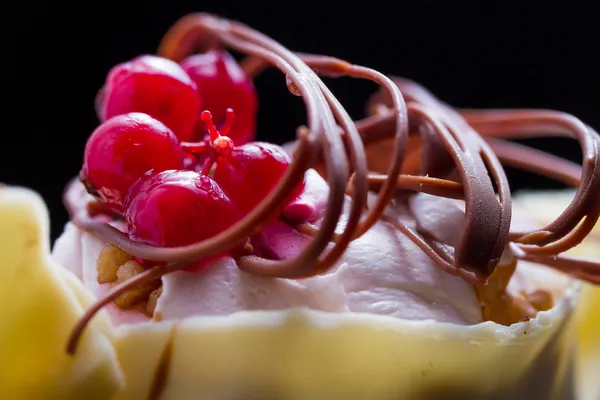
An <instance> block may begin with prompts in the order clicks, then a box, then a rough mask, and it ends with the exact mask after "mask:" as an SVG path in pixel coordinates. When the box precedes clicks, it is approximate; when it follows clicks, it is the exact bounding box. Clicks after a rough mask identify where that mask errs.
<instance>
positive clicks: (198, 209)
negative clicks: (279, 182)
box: [125, 171, 239, 247]
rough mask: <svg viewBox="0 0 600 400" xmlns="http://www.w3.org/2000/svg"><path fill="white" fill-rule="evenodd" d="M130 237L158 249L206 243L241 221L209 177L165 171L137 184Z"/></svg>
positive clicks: (129, 208)
mask: <svg viewBox="0 0 600 400" xmlns="http://www.w3.org/2000/svg"><path fill="white" fill-rule="evenodd" d="M126 209H127V211H126V212H125V221H126V222H127V232H128V234H129V236H130V237H131V238H132V239H134V240H138V241H142V242H145V243H149V244H152V245H155V246H162V247H174V246H184V245H188V244H192V243H196V242H200V241H202V240H205V239H207V238H209V237H211V236H215V235H217V234H218V233H220V232H222V231H224V230H225V229H227V228H229V227H230V226H231V225H233V224H234V223H235V222H236V221H237V220H238V219H239V212H238V209H237V208H236V207H235V206H234V204H233V203H232V202H231V200H230V199H229V197H227V195H226V194H225V193H224V192H223V191H222V190H221V188H220V187H219V185H218V184H217V183H216V182H215V181H214V180H213V179H211V178H210V177H209V176H206V175H203V174H200V173H198V172H194V171H163V172H160V173H158V174H156V175H152V176H146V177H144V178H143V181H142V182H141V184H139V185H138V184H136V185H135V186H134V187H133V188H132V192H131V193H129V195H128V197H127V202H126Z"/></svg>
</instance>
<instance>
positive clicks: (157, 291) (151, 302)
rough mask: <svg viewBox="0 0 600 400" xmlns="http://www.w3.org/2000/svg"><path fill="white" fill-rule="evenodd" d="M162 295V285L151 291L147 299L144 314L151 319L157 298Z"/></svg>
mask: <svg viewBox="0 0 600 400" xmlns="http://www.w3.org/2000/svg"><path fill="white" fill-rule="evenodd" d="M161 294H162V285H161V286H160V287H159V288H158V289H155V290H154V291H152V293H150V297H148V303H146V314H147V315H148V316H149V317H150V318H152V317H153V316H154V310H155V309H156V303H157V302H158V298H159V297H160V295H161Z"/></svg>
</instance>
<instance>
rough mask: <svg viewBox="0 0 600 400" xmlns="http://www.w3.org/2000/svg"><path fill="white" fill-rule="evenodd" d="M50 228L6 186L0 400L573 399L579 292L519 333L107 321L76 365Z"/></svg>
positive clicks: (302, 312) (264, 322)
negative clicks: (69, 346)
mask: <svg viewBox="0 0 600 400" xmlns="http://www.w3.org/2000/svg"><path fill="white" fill-rule="evenodd" d="M47 227H48V220H47V215H46V213H45V210H44V208H43V203H42V202H41V200H40V199H39V197H38V196H36V195H34V194H33V193H31V192H29V191H26V190H23V189H12V188H4V189H0V299H1V300H3V302H2V304H3V307H2V311H0V354H2V358H1V359H0V363H1V365H2V368H1V369H0V397H3V396H4V397H6V398H19V399H38V398H44V399H54V398H60V399H71V398H74V399H80V398H85V399H88V398H97V399H152V398H155V399H162V400H166V399H176V400H185V399H214V400H220V399H224V400H226V399H227V400H229V399H244V400H247V399H291V400H294V399H302V400H304V399H338V398H340V399H341V398H343V399H365V398H368V399H428V398H432V399H433V398H440V397H443V398H460V399H470V398H477V399H481V398H489V399H500V398H515V399H519V398H528V399H529V398H536V399H537V398H543V399H571V398H574V396H573V372H574V369H573V366H574V363H573V357H574V352H573V346H574V343H575V341H574V339H575V337H576V331H575V329H576V325H575V320H574V315H575V313H574V312H573V311H574V309H575V304H576V303H577V299H578V295H579V287H580V285H579V283H574V284H573V285H572V286H571V287H569V288H568V289H567V290H566V291H565V293H564V296H563V297H562V299H560V300H559V301H558V302H557V303H556V305H555V306H554V307H553V308H552V309H551V310H549V311H544V312H540V313H539V314H538V316H537V317H536V318H534V319H531V320H529V321H527V322H520V323H517V324H514V325H512V326H510V327H504V326H501V325H498V324H495V323H493V322H485V323H480V324H476V325H471V326H465V325H457V324H452V323H442V322H435V321H432V320H424V321H410V320H404V319H399V318H393V317H389V316H377V315H369V314H358V313H356V314H353V313H344V314H336V313H325V312H319V311H311V310H306V309H294V310H289V311H251V312H239V313H235V314H232V315H229V316H219V317H217V316H211V317H196V318H187V319H183V320H180V321H164V322H158V323H153V322H147V323H142V324H137V325H121V326H120V327H118V328H112V327H110V326H109V325H107V323H106V319H105V313H101V315H99V316H98V317H96V319H95V320H94V323H93V324H92V325H91V326H90V327H88V329H87V330H86V334H85V335H84V337H83V341H82V342H81V343H80V346H79V350H78V353H77V355H76V356H75V358H72V359H71V358H69V356H67V355H66V354H65V353H64V348H65V344H66V340H67V335H68V333H69V331H70V329H71V328H72V326H73V324H74V322H75V320H76V318H77V316H79V315H81V313H82V311H83V307H85V306H87V304H89V301H90V296H89V295H88V294H87V293H86V292H85V291H84V290H83V289H82V285H81V284H79V282H78V281H77V279H76V278H75V276H74V275H73V274H71V273H70V272H68V271H67V270H61V269H60V268H59V267H58V266H56V265H55V264H54V263H53V262H52V261H51V260H50V258H49V250H48V245H47V242H46V236H47ZM111 341H112V344H111ZM115 352H116V357H117V360H118V364H116V363H115ZM120 373H122V375H123V377H124V379H123V380H121V374H120ZM121 385H122V386H121Z"/></svg>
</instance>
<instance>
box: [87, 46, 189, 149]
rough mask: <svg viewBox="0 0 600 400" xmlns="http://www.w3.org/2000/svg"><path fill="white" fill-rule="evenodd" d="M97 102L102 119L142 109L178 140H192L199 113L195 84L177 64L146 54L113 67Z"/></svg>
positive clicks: (141, 110)
mask: <svg viewBox="0 0 600 400" xmlns="http://www.w3.org/2000/svg"><path fill="white" fill-rule="evenodd" d="M98 101H99V102H100V105H99V106H98V107H97V108H98V109H99V113H100V119H101V120H102V121H104V120H106V119H108V118H111V117H114V116H116V115H120V114H125V113H129V112H143V113H146V114H148V115H150V116H152V117H154V118H156V119H158V120H159V121H161V122H162V123H164V124H165V125H166V126H168V127H169V128H170V129H171V130H172V131H173V132H174V133H175V135H176V136H177V137H178V138H179V140H180V141H187V140H191V139H192V137H193V136H194V132H195V129H196V120H197V118H198V113H199V112H200V95H199V94H198V90H197V88H196V84H195V83H194V82H193V81H192V80H191V79H190V77H189V76H188V75H187V74H186V73H185V71H184V70H183V69H182V68H181V66H180V65H179V64H177V63H175V62H174V61H171V60H168V59H166V58H162V57H157V56H150V55H145V56H140V57H137V58H134V59H133V60H131V61H128V62H125V63H122V64H118V65H116V66H115V67H113V68H112V69H111V70H110V72H109V74H108V77H107V79H106V83H105V85H104V89H103V90H102V92H101V96H99V97H98Z"/></svg>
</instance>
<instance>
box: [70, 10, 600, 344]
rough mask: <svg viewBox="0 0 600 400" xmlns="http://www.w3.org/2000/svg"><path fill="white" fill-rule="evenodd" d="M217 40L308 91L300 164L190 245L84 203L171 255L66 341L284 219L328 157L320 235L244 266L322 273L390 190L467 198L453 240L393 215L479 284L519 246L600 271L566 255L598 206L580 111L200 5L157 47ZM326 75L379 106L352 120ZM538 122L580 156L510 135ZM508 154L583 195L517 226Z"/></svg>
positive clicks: (161, 254) (118, 242)
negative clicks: (475, 97) (324, 47)
mask: <svg viewBox="0 0 600 400" xmlns="http://www.w3.org/2000/svg"><path fill="white" fill-rule="evenodd" d="M215 47H229V48H231V49H233V50H236V51H238V52H241V53H244V54H246V55H247V56H248V57H247V58H246V59H244V60H243V61H242V67H243V69H244V71H245V72H246V73H247V74H248V75H249V76H250V77H254V76H256V75H257V74H259V73H260V72H261V71H262V70H264V69H265V68H267V67H269V66H275V67H276V68H278V69H279V70H280V71H281V72H282V73H283V74H285V76H286V81H287V83H288V89H289V90H290V92H292V93H293V94H295V95H298V96H301V97H302V99H303V101H304V103H305V106H306V113H307V126H306V127H301V128H299V129H298V133H297V139H298V140H297V144H296V146H295V149H294V154H293V160H294V162H293V164H292V166H291V168H289V169H288V171H287V172H286V174H285V175H284V177H283V178H282V180H281V181H280V183H279V184H278V185H277V187H276V188H275V189H274V190H273V191H272V192H271V194H270V195H269V196H268V197H267V198H266V199H265V200H264V201H263V202H262V203H261V204H260V205H259V206H258V207H257V208H256V209H254V210H253V211H252V212H251V213H250V214H248V215H247V216H245V217H244V218H243V219H242V220H241V221H239V222H238V223H237V224H236V225H235V226H233V227H231V228H230V229H228V230H226V231H224V232H222V233H220V234H219V235H217V236H215V237H212V238H210V239H207V240H205V241H203V242H200V243H195V244H192V245H188V246H182V247H176V248H160V247H155V246H151V245H148V244H144V243H138V242H135V241H133V240H131V239H129V238H128V237H127V235H125V234H123V233H122V232H120V231H119V230H117V229H115V228H113V227H111V226H110V225H108V224H106V223H103V222H99V221H95V220H92V219H90V218H89V216H88V215H86V213H85V212H79V213H73V215H72V221H73V223H74V224H75V225H77V226H78V227H79V228H81V229H84V230H86V231H89V232H92V233H94V234H95V235H97V236H98V237H100V238H102V239H103V240H105V241H107V242H110V243H112V244H113V245H115V246H116V247H119V248H121V249H123V250H124V251H126V252H128V253H130V254H132V255H134V256H136V257H139V258H142V259H149V260H154V261H165V262H167V264H166V265H165V266H158V267H154V268H150V269H148V270H146V271H145V272H143V273H141V274H139V275H136V276H135V277H133V278H131V279H129V280H127V281H125V282H123V283H121V284H119V285H117V286H115V287H114V288H113V289H112V290H111V291H110V292H109V294H108V295H107V296H105V297H104V298H103V299H101V300H100V301H98V302H97V303H96V304H95V305H94V306H93V307H91V308H90V309H89V310H88V311H87V312H86V314H85V315H84V316H83V317H82V318H81V320H80V321H79V323H78V324H77V326H76V327H75V329H74V330H73V334H72V336H71V340H70V342H69V346H68V351H69V352H70V353H73V352H74V350H75V346H76V343H77V339H78V337H79V335H80V334H81V332H82V330H83V329H84V327H85V326H86V324H87V322H88V321H89V320H90V319H91V318H92V317H93V315H94V314H95V313H96V312H97V311H98V310H100V309H101V308H102V307H103V306H104V305H106V304H108V303H109V302H111V301H113V300H114V299H115V298H117V297H118V296H119V295H120V294H122V293H124V292H125V291H127V290H129V289H131V288H133V287H136V286H137V285H140V284H143V283H145V282H148V281H151V280H154V279H157V278H158V277H160V276H163V275H165V274H168V273H170V272H173V271H177V270H181V269H183V268H186V267H188V266H190V265H193V264H194V263H196V262H197V261H198V260H200V259H201V258H203V257H208V256H211V255H215V254H219V253H222V252H225V251H228V250H231V249H233V248H234V247H236V246H239V245H240V244H242V243H244V241H245V240H246V238H247V237H248V236H252V235H253V234H255V233H257V232H258V231H260V230H261V229H262V228H263V227H264V225H265V224H266V223H267V222H268V221H269V220H271V219H272V218H274V217H276V214H277V212H278V210H280V209H281V205H282V204H284V202H285V200H286V199H287V198H288V197H289V195H290V194H291V193H292V191H293V189H294V188H295V187H296V186H297V184H298V183H299V182H300V181H301V180H302V178H303V176H304V173H305V172H306V170H307V169H309V168H319V167H322V170H324V171H326V179H327V182H328V184H329V186H330V191H329V198H328V201H327V205H326V211H325V217H324V219H323V221H322V223H321V225H320V227H319V228H316V227H312V226H308V225H304V226H301V227H299V229H300V230H301V231H302V232H304V233H308V234H310V235H311V236H313V238H312V240H311V241H310V244H309V245H308V246H306V247H305V248H304V250H303V251H302V252H301V254H299V255H298V256H297V257H296V258H294V259H287V260H268V259H264V258H261V257H257V256H244V257H241V258H239V259H238V266H239V268H240V269H242V270H244V271H247V272H249V273H253V274H259V275H264V276H271V277H280V278H294V279H295V278H306V277H310V276H314V275H318V274H321V273H323V272H325V271H326V270H327V269H328V268H330V267H331V266H332V265H333V264H335V262H336V261H337V260H338V259H339V258H340V257H341V256H342V255H343V253H344V251H345V249H346V248H347V247H348V245H349V244H350V242H351V241H352V240H353V239H356V238H357V237H360V236H361V235H362V234H364V233H365V232H366V231H368V230H369V229H370V228H371V227H372V226H373V224H375V223H376V222H377V221H378V220H379V219H380V218H383V217H382V213H383V211H384V209H385V208H386V206H387V205H388V204H389V202H390V200H391V199H392V198H394V197H396V195H398V194H400V193H415V192H424V193H429V194H432V195H435V196H442V197H447V198H455V199H463V200H464V202H465V216H466V218H465V223H464V226H463V227H462V229H461V237H460V240H459V241H458V244H457V245H456V246H455V248H454V249H451V248H449V247H448V246H447V245H446V244H444V243H440V242H437V241H436V240H435V239H433V238H431V237H430V236H425V235H422V234H420V233H419V232H418V231H416V230H414V229H412V228H410V227H408V226H406V225H404V224H403V223H401V222H399V221H391V220H389V221H388V222H390V223H391V224H392V225H393V226H395V227H396V228H398V229H399V230H400V231H401V232H402V233H403V234H405V235H406V236H407V237H408V238H409V239H410V240H411V241H413V242H414V243H415V244H416V245H417V246H419V248H421V249H422V250H423V251H424V252H425V253H426V254H427V255H428V256H429V257H430V258H431V259H432V260H433V261H434V262H435V263H436V265H438V266H439V267H440V268H442V269H443V270H444V271H446V272H448V273H450V274H452V275H456V276H459V277H461V278H462V279H464V280H466V281H468V282H470V283H473V284H480V283H482V282H485V281H486V280H487V279H488V278H489V277H490V275H491V274H492V273H493V271H494V268H495V267H496V265H497V264H498V263H499V260H500V256H501V255H502V253H503V251H504V250H505V249H506V247H507V246H509V245H510V246H511V248H513V249H514V250H515V251H514V253H515V256H516V257H518V258H520V259H524V260H529V261H534V262H537V263H541V264H545V265H548V266H550V267H552V268H555V269H558V270H560V271H563V272H565V273H568V274H571V275H573V276H576V277H578V278H582V279H586V280H588V281H591V282H595V283H598V282H600V263H598V262H596V261H592V260H587V259H582V258H576V257H569V256H565V255H561V254H559V253H562V252H564V251H566V250H568V249H570V248H572V247H574V246H576V245H577V244H578V243H580V242H581V241H582V240H583V239H584V238H585V236H586V235H588V234H589V233H590V231H591V229H592V227H593V226H594V225H595V223H596V222H597V220H598V218H599V216H600V201H598V200H599V199H600V169H599V168H600V166H599V165H598V161H599V157H600V156H599V137H598V135H597V134H596V133H595V132H594V131H593V130H592V129H591V128H590V127H588V126H586V125H585V124H583V123H582V122H581V121H579V120H578V119H576V118H575V117H573V116H570V115H567V114H564V113H559V112H555V111H545V110H489V111H488V110H485V111H479V110H454V109H452V108H451V107H449V106H447V105H446V104H443V103H442V102H440V101H439V100H438V99H436V98H435V97H434V96H433V95H432V94H431V93H429V92H428V91H427V90H426V89H424V88H423V87H421V86H420V85H418V84H416V83H414V82H411V81H408V80H405V79H400V78H388V77H386V76H384V75H383V74H381V73H379V72H378V71H375V70H373V69H370V68H366V67H362V66H357V65H353V64H350V63H348V62H346V61H343V60H339V59H336V58H332V57H326V56H318V55H310V54H300V53H293V52H292V51H290V50H288V49H286V48H285V47H283V46H282V45H281V44H279V43H277V42H276V41H274V40H273V39H271V38H269V37H268V36H266V35H264V34H262V33H260V32H258V31H256V30H254V29H251V28H249V27H247V26H245V25H243V24H241V23H238V22H233V21H230V20H227V19H223V18H219V17H216V16H212V15H209V14H202V13H199V14H191V15H188V16H186V17H184V18H182V19H181V20H180V21H178V22H177V23H176V24H175V25H174V26H173V27H172V28H171V29H170V31H169V32H168V33H167V34H166V35H165V37H164V39H163V42H162V43H161V45H160V48H159V51H158V53H159V55H161V56H164V57H167V58H170V59H172V60H174V61H177V62H179V61H181V60H183V59H184V58H185V57H186V56H188V55H190V54H193V53H195V52H197V51H203V50H206V49H209V48H215ZM319 76H327V77H336V78H337V77H353V78H359V79H367V80H370V81H373V82H375V83H377V84H378V85H379V86H380V87H381V90H380V92H379V93H377V94H375V95H374V96H373V97H372V98H371V99H370V100H369V102H368V110H369V111H370V115H369V116H368V117H367V118H365V119H363V120H361V121H353V120H352V119H351V118H350V116H349V115H348V113H347V112H346V110H345V109H344V108H343V106H342V105H341V103H340V102H339V101H338V100H337V99H336V98H335V96H334V95H333V94H332V93H331V91H330V90H329V89H328V87H327V86H326V85H325V84H324V83H323V81H322V80H321V79H320V77H319ZM540 133H546V134H552V135H566V136H569V137H573V138H575V139H577V140H578V141H579V143H580V144H581V147H582V152H583V168H581V167H579V166H578V165H575V164H573V163H570V162H568V161H565V160H562V159H560V158H558V157H556V156H552V155H550V154H546V153H543V152H541V151H539V150H534V149H529V148H526V147H524V146H521V145H518V144H515V143H511V142H508V141H507V140H506V139H509V138H523V137H532V136H538V135H540ZM391 139H393V143H392V145H391V146H388V147H387V148H386V151H387V152H388V153H389V154H378V157H385V158H386V159H387V160H389V164H388V165H387V168H386V171H385V173H383V172H384V171H377V172H378V173H376V174H374V173H370V172H369V171H368V162H369V161H370V160H368V158H367V155H366V150H365V147H366V146H370V145H373V144H376V143H379V142H381V141H386V140H387V141H389V140H391ZM501 163H505V164H506V165H510V166H515V167H519V168H523V169H526V170H530V171H532V172H535V173H539V174H543V175H547V176H549V177H552V178H555V179H557V180H559V181H562V182H565V183H567V184H569V185H571V186H574V187H577V192H576V195H575V197H574V199H573V201H572V202H571V204H570V205H569V206H568V207H567V208H566V209H565V211H564V212H563V213H562V214H561V215H560V216H559V217H558V218H557V219H556V220H555V221H553V222H552V223H550V224H548V225H547V226H546V227H544V228H541V229H536V230H534V231H531V232H510V221H511V212H512V205H511V194H510V189H509V185H508V180H507V178H506V174H505V172H504V170H503V168H502V165H501ZM369 190H371V191H375V192H377V200H376V202H375V204H374V205H373V206H372V207H370V208H369V209H368V210H366V202H367V193H368V191H369ZM346 192H348V193H349V194H350V196H351V198H352V202H351V205H350V211H349V216H348V220H347V223H346V225H345V226H344V229H343V231H342V232H341V233H336V232H335V231H336V227H337V225H338V223H339V222H340V217H341V215H342V210H343V206H344V201H345V197H346ZM331 244H332V245H331Z"/></svg>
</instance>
